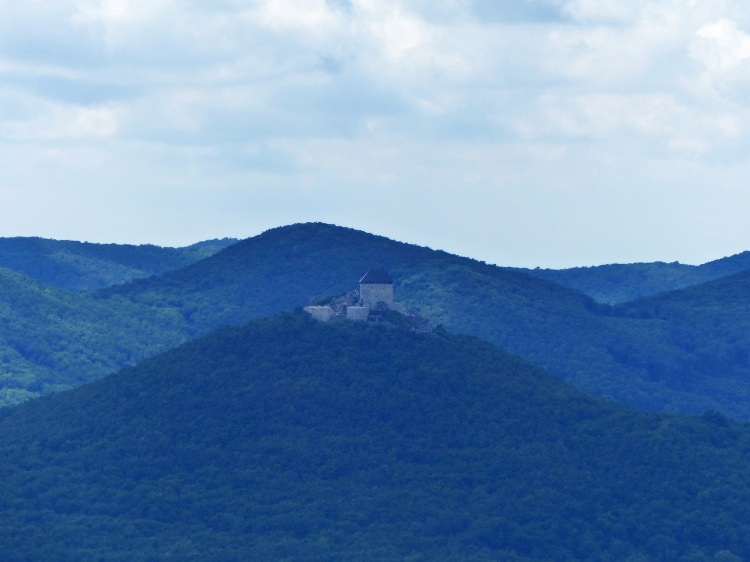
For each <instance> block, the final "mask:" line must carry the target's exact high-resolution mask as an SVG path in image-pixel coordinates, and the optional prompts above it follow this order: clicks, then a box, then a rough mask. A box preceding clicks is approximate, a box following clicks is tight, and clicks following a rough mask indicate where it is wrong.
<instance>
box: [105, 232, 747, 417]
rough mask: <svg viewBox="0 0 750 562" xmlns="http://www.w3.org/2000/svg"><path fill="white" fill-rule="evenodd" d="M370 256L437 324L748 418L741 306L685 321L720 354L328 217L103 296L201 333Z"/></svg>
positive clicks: (529, 281)
mask: <svg viewBox="0 0 750 562" xmlns="http://www.w3.org/2000/svg"><path fill="white" fill-rule="evenodd" d="M370 267H383V268H385V269H386V270H387V271H388V272H389V273H390V274H391V276H392V277H393V279H394V281H395V291H396V298H397V300H399V301H401V302H403V303H404V304H406V305H407V306H408V307H411V308H413V309H415V310H416V311H418V312H419V313H420V314H422V315H423V316H425V317H427V318H429V319H430V320H431V321H432V323H433V325H439V324H442V325H443V326H445V327H446V328H448V329H449V330H451V331H453V332H461V333H469V334H473V335H477V336H480V337H482V338H484V339H487V340H489V341H491V342H493V343H496V344H498V345H500V346H502V347H504V348H505V349H508V350H509V351H511V352H513V353H516V354H519V355H521V356H523V357H525V358H526V359H528V360H530V361H532V362H533V363H535V364H538V365H541V366H543V367H546V368H547V369H549V370H551V371H552V372H553V373H555V374H557V375H560V376H562V377H564V378H566V379H567V380H570V381H571V382H573V383H574V384H575V385H577V386H579V387H580V388H582V389H585V390H587V391H589V392H593V393H596V394H599V395H601V396H605V397H610V398H613V399H616V400H618V401H621V402H625V403H628V404H633V405H637V406H640V407H644V408H649V409H654V410H667V411H681V412H702V411H705V410H709V409H715V410H718V411H722V412H724V413H726V414H728V415H731V416H735V417H740V418H745V419H750V381H748V379H747V377H744V378H743V377H739V376H735V374H736V373H740V372H742V370H743V369H747V368H750V366H748V365H747V362H746V361H744V360H743V358H744V357H746V356H747V354H748V352H750V340H747V339H745V338H744V336H743V337H739V338H737V337H735V335H736V334H738V333H743V330H744V333H750V329H746V328H750V326H746V325H747V321H746V319H745V318H744V317H743V316H742V315H739V314H738V315H733V316H732V317H731V322H732V323H733V324H732V325H731V327H729V328H728V329H727V330H725V329H724V327H722V325H721V323H720V321H719V320H720V317H721V314H719V315H718V316H716V318H714V320H711V322H713V323H714V324H716V323H717V322H718V323H719V325H714V326H713V328H711V329H707V330H705V339H703V340H701V331H702V330H703V327H702V326H701V325H700V324H696V325H695V326H692V327H689V329H690V330H692V333H693V334H694V335H695V337H696V338H697V339H698V340H699V342H700V344H701V346H708V347H709V348H714V349H722V350H725V351H723V352H722V353H723V355H722V357H728V358H732V357H734V358H736V359H737V361H735V363H732V364H731V365H730V364H729V363H727V362H726V361H724V360H721V361H719V360H718V359H717V361H716V362H712V360H711V356H710V354H708V355H707V354H705V353H703V352H702V351H701V350H702V348H701V347H698V346H692V347H691V346H690V345H686V344H685V342H684V341H683V340H680V339H679V338H677V337H675V334H676V333H679V332H680V330H683V328H684V325H683V324H684V323H683V321H682V320H681V319H678V318H675V319H670V318H666V317H665V318H662V317H660V316H659V315H658V314H657V315H637V314H628V313H626V312H624V309H623V308H612V307H609V306H606V305H601V304H598V303H596V302H595V301H594V300H593V299H591V298H590V297H587V296H585V295H583V294H581V293H579V292H576V291H573V290H570V289H566V288H563V287H561V286H560V285H556V284H554V283H551V282H548V281H545V280H542V279H538V278H535V277H532V276H530V275H528V274H526V273H524V272H518V271H510V270H506V269H502V268H498V267H495V266H491V265H487V264H484V263H481V262H477V261H474V260H470V259H467V258H461V257H458V256H453V255H450V254H447V253H445V252H440V251H434V250H431V249H429V248H422V247H417V246H412V245H408V244H401V243H397V242H394V241H392V240H388V239H386V238H383V237H379V236H373V235H370V234H365V233H363V232H358V231H356V230H351V229H346V228H339V227H335V226H331V225H325V224H303V225H294V226H289V227H283V228H278V229H274V230H270V231H268V232H266V233H264V234H262V235H260V236H257V237H255V238H251V239H248V240H245V241H242V242H240V243H238V244H236V245H234V246H232V247H230V248H227V249H226V250H225V251H223V252H221V253H219V254H217V255H215V256H213V257H211V258H209V259H207V260H204V261H202V262H198V263H196V264H194V265H192V266H188V267H186V268H183V269H181V270H177V271H174V272H169V273H166V274H164V275H163V276H161V277H158V278H152V279H145V280H140V281H136V282H134V283H132V284H129V285H126V286H123V287H116V288H112V289H106V290H104V291H103V292H101V293H99V296H100V297H101V298H103V299H105V298H111V297H113V296H120V297H124V298H127V299H130V300H132V301H133V302H136V303H139V304H144V305H148V306H155V307H163V308H164V309H166V310H177V311H179V312H180V313H181V314H182V315H183V316H184V318H185V320H186V322H187V324H188V328H187V329H188V330H189V331H190V333H191V334H194V335H199V334H202V333H206V332H207V331H209V330H211V329H214V328H217V327H219V326H222V325H226V324H239V323H241V322H244V321H247V320H249V319H251V318H254V317H258V316H263V315H267V314H274V313H277V312H279V311H282V310H289V309H291V308H293V307H295V306H301V305H306V304H308V303H309V302H310V300H311V299H314V298H315V297H318V296H321V295H331V294H339V293H342V292H344V291H346V290H351V289H353V288H356V287H357V281H358V279H359V278H360V277H361V276H362V275H363V274H364V272H366V271H367V270H368V269H370ZM728 304H731V303H728ZM743 361H744V362H743ZM727 368H731V369H732V370H731V372H730V371H727V370H726V369H727ZM728 377H729V378H728Z"/></svg>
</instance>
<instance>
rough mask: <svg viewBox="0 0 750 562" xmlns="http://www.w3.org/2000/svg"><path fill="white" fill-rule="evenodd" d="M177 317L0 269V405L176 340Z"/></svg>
mask: <svg viewBox="0 0 750 562" xmlns="http://www.w3.org/2000/svg"><path fill="white" fill-rule="evenodd" d="M185 338H186V334H185V331H184V322H183V321H182V317H181V316H180V315H179V314H177V313H175V312H174V311H168V310H156V309H153V308H149V307H145V306H141V305H138V304H136V303H132V302H128V301H126V300H124V299H119V300H118V299H112V300H111V301H97V300H92V299H87V298H85V297H83V296H81V295H78V294H73V293H70V292H68V291H65V290H62V289H57V288H55V287H50V286H49V285H44V284H42V283H40V282H38V281H35V280H34V279H30V278H28V277H26V276H23V275H21V274H19V273H16V272H13V271H9V270H7V269H1V268H0V383H2V384H1V386H0V405H2V406H7V405H10V404H14V403H17V402H19V401H22V400H24V399H26V398H30V397H33V396H36V395H39V394H40V393H46V392H52V391H56V390H60V389H64V388H70V387H72V386H77V385H80V384H82V383H84V382H87V381H89V380H91V379H92V378H94V377H101V376H103V375H105V374H107V373H110V372H113V371H115V370H118V369H120V368H122V367H123V366H125V365H132V364H135V363H137V362H138V361H141V360H142V359H145V358H146V357H150V356H152V355H154V354H156V353H158V352H161V351H165V350H167V349H169V348H170V347H172V346H174V345H176V344H178V343H180V342H182V341H184V340H185Z"/></svg>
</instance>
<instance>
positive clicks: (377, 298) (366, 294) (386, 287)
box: [359, 283, 393, 308]
mask: <svg viewBox="0 0 750 562" xmlns="http://www.w3.org/2000/svg"><path fill="white" fill-rule="evenodd" d="M359 294H360V299H361V301H362V306H366V307H368V308H375V305H376V304H378V302H384V303H385V304H386V306H388V308H393V284H392V283H387V284H385V283H384V284H382V285H379V284H370V283H363V284H361V285H360V286H359Z"/></svg>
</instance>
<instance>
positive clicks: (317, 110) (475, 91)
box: [0, 0, 750, 268]
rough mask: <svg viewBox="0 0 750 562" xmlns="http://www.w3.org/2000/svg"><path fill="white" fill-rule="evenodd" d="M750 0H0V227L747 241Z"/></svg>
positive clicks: (97, 238)
mask: <svg viewBox="0 0 750 562" xmlns="http://www.w3.org/2000/svg"><path fill="white" fill-rule="evenodd" d="M749 103H750V4H749V3H747V2H741V1H729V0H727V1H724V0H632V1H630V2H624V1H623V0H505V1H500V0H429V1H428V0H387V1H386V0H257V1H255V0H212V1H210V2H209V1H205V0H201V1H196V0H181V1H178V0H55V1H54V2H49V1H47V0H20V1H19V0H0V236H42V237H45V238H57V239H72V240H86V241H92V242H118V243H133V244H142V243H154V244H158V245H164V246H181V245H187V244H190V243H193V242H196V241H199V240H204V239H209V238H217V237H218V238H221V237H227V236H229V237H237V238H246V237H249V236H254V235H257V234H259V233H260V232H262V231H264V230H266V229H268V228H273V227H277V226H282V225H286V224H292V223H297V222H309V221H321V222H327V223H333V224H338V225H342V226H348V227H352V228H356V229H359V230H364V231H367V232H372V233H374V234H380V235H384V236H387V237H389V238H393V239H396V240H400V241H404V242H410V243H415V244H420V245H424V246H429V247H432V248H436V249H442V250H445V251H448V252H451V253H456V254H460V255H464V256H469V257H473V258H476V259H480V260H484V261H487V262H489V263H495V264H498V265H511V266H523V267H537V266H541V267H555V268H560V267H571V266H581V265H596V264H602V263H630V262H644V261H646V262H647V261H667V262H672V261H680V262H682V263H703V262H705V261H709V260H712V259H716V258H720V257H723V256H726V255H731V254H735V253H738V252H741V251H745V250H750V220H748V212H747V210H748V209H750V186H749V185H748V182H749V181H750V110H749V105H748V104H749Z"/></svg>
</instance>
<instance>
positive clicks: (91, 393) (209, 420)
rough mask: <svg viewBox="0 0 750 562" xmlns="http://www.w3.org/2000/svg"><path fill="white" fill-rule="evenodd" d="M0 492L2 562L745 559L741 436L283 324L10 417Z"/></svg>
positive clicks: (424, 352)
mask: <svg viewBox="0 0 750 562" xmlns="http://www.w3.org/2000/svg"><path fill="white" fill-rule="evenodd" d="M0 478H2V481H3V483H4V486H3V492H2V494H0V544H3V551H4V553H3V555H4V559H5V560H8V561H10V562H12V561H16V560H50V559H55V560H94V559H96V560H105V561H109V562H114V561H119V560H127V561H129V562H133V561H135V562H137V561H145V560H154V559H159V560H163V559H167V558H174V559H179V560H208V559H210V560H251V561H252V560H264V561H265V560H280V559H294V560H321V561H322V560H331V559H336V560H354V559H356V560H363V561H368V560H372V561H374V560H378V561H383V560H405V559H411V560H436V561H439V560H479V561H481V560H487V561H489V560H508V561H510V562H531V561H540V562H541V561H543V560H560V561H576V560H636V559H638V560H649V559H651V560H705V561H708V560H720V559H721V560H736V559H737V558H736V557H740V558H746V557H748V556H750V542H749V541H750V538H749V537H750V528H748V525H749V523H748V519H747V517H746V516H745V515H746V513H745V512H746V508H745V506H746V505H748V502H749V500H750V488H749V487H748V482H750V429H749V428H748V426H747V425H745V424H740V423H737V422H731V421H728V420H726V419H725V418H723V417H721V416H719V415H717V414H711V415H706V416H703V417H702V418H680V417H671V416H667V415H663V414H653V413H645V412H639V411H637V410H633V409H629V408H626V407H623V406H618V405H616V404H613V403H606V402H603V401H601V400H597V399H595V398H592V397H589V396H586V395H584V394H582V393H580V392H579V391H577V390H575V389H573V388H572V387H570V386H569V385H567V384H565V383H564V382H562V381H560V380H559V379H557V378H555V377H552V376H550V375H549V374H547V373H545V372H543V371H541V370H539V369H537V368H534V367H532V366H531V365H529V364H528V363H526V362H524V361H522V360H520V359H518V358H515V357H512V356H509V355H508V354H506V353H504V352H503V351H501V350H499V349H497V348H496V347H494V346H492V345H490V344H487V343H484V342H481V341H479V340H476V339H473V338H468V337H463V336H448V335H445V334H442V335H435V334H416V333H412V332H409V331H403V330H399V329H395V328H391V329H383V328H382V327H381V326H379V325H368V324H366V323H351V322H337V323H331V324H323V323H320V322H315V321H313V320H310V319H307V318H306V317H305V316H303V315H301V314H294V315H286V316H283V317H280V318H273V319H267V320H262V321H257V322H254V323H251V324H249V325H247V326H245V327H242V328H233V329H224V330H221V331H219V332H217V333H214V334H212V335H210V336H208V337H207V338H204V339H201V340H198V341H194V342H191V343H188V344H186V345H183V346H181V347H179V348H177V349H175V350H173V351H170V352H168V353H166V354H164V355H161V356H158V357H156V358H154V359H151V360H148V361H146V362H144V363H143V364H142V365H140V366H138V367H134V368H129V369H126V370H124V371H122V372H120V373H118V374H116V375H111V376H108V377H106V378H104V379H102V380H100V381H97V382H94V383H91V384H88V385H85V386H83V387H80V388H78V389H76V390H73V391H69V392H65V393H61V394H58V395H54V396H49V397H45V398H42V399H38V400H34V401H31V402H28V403H26V404H23V405H21V406H19V407H17V408H15V409H13V410H10V411H6V412H5V413H4V414H3V415H2V416H0ZM715 556H716V557H715ZM714 557H715V558H714Z"/></svg>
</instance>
